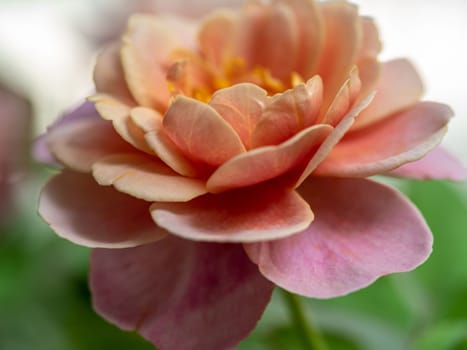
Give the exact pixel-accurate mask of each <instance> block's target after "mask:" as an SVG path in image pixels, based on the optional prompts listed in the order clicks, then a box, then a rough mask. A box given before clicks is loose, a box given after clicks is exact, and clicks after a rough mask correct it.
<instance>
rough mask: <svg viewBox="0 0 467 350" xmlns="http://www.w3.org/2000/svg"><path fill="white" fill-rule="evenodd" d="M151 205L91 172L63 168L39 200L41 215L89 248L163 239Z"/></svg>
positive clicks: (61, 235) (129, 244)
mask: <svg viewBox="0 0 467 350" xmlns="http://www.w3.org/2000/svg"><path fill="white" fill-rule="evenodd" d="M148 207H149V204H148V203H147V202H144V201H141V200H137V199H135V198H132V197H129V196H127V195H124V194H122V193H119V192H117V191H115V190H114V189H112V188H109V187H103V186H99V185H98V184H97V183H96V182H95V181H94V179H93V178H92V177H91V176H90V175H84V174H79V173H75V172H71V171H64V172H62V173H61V174H59V175H57V176H55V177H54V178H52V180H50V181H49V182H48V183H47V185H46V186H45V187H44V189H43V190H42V193H41V196H40V199H39V214H40V215H41V216H42V218H43V219H44V220H45V221H46V222H47V223H48V224H49V225H50V226H51V227H52V229H53V230H54V231H55V232H56V233H57V234H58V235H59V236H60V237H63V238H66V239H68V240H70V241H72V242H74V243H77V244H80V245H83V246H87V247H101V248H124V247H134V246H137V245H140V244H144V243H148V242H152V241H156V240H159V239H161V238H162V237H164V236H165V235H166V231H165V230H163V229H161V228H159V227H157V226H156V225H155V224H154V222H153V221H152V220H151V217H150V215H149V212H148Z"/></svg>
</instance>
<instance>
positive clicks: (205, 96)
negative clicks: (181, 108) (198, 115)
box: [167, 50, 304, 102]
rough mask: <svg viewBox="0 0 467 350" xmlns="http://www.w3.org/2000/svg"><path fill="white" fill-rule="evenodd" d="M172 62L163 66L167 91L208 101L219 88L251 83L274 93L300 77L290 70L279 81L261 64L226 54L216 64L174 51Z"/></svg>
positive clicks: (194, 55) (301, 81)
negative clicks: (286, 79) (250, 63)
mask: <svg viewBox="0 0 467 350" xmlns="http://www.w3.org/2000/svg"><path fill="white" fill-rule="evenodd" d="M173 57H174V59H173V61H172V62H174V63H172V65H171V66H170V67H169V68H168V70H167V82H168V89H169V91H170V94H171V95H172V96H173V97H175V96H177V95H184V96H188V97H192V98H195V99H197V100H200V101H203V102H208V101H209V100H210V99H211V97H212V95H213V94H214V93H215V92H216V91H217V90H219V89H223V88H227V87H229V86H232V85H235V84H239V83H245V82H249V83H253V84H256V85H258V86H260V87H261V88H263V89H264V90H266V91H267V92H268V94H269V95H274V94H276V93H279V92H283V91H285V90H286V89H288V88H290V87H294V86H296V85H298V84H300V83H303V82H304V80H303V78H302V77H301V76H300V75H299V74H298V73H296V72H292V73H291V75H290V79H289V81H283V80H280V79H278V78H276V77H274V76H273V75H272V74H271V71H270V70H269V69H268V68H266V67H263V66H255V67H248V65H247V63H246V62H245V60H244V59H243V58H242V57H229V58H227V59H225V60H224V61H223V63H222V64H220V65H214V64H213V63H211V62H208V61H206V60H204V59H203V58H202V57H200V56H199V55H197V54H196V53H193V52H189V51H181V50H180V51H176V52H174V53H173Z"/></svg>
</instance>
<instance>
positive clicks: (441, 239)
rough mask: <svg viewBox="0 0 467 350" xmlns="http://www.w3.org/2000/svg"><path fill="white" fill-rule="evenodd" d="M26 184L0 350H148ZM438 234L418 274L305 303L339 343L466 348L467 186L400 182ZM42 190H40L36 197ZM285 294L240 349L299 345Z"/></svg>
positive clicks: (0, 303) (8, 269)
mask: <svg viewBox="0 0 467 350" xmlns="http://www.w3.org/2000/svg"><path fill="white" fill-rule="evenodd" d="M41 182H43V181H36V180H35V181H31V183H29V184H28V185H27V186H25V187H26V188H25V189H23V192H24V193H23V195H22V197H23V199H22V201H21V203H22V205H20V206H19V207H20V210H19V212H18V214H17V215H16V217H15V218H12V220H11V221H10V223H9V224H8V225H6V226H4V227H3V228H1V231H0V350H30V349H35V350H55V349H57V350H100V349H113V350H119V349H131V350H149V349H153V347H152V345H151V344H149V343H148V342H146V341H145V340H143V339H142V338H140V337H139V336H138V335H137V334H134V333H128V332H123V331H120V330H118V329H117V328H116V327H114V326H112V325H110V324H108V323H107V322H105V321H104V320H102V319H101V318H100V317H99V316H97V315H96V314H95V313H94V312H93V311H92V306H91V298H90V294H89V290H88V287H87V269H88V255H89V251H88V249H85V248H82V247H78V246H75V245H73V244H71V243H69V242H67V241H65V240H62V239H60V238H58V237H56V236H55V235H54V234H53V233H52V231H51V230H50V229H49V228H48V227H47V226H46V225H45V224H44V223H43V222H42V221H41V220H40V219H39V218H38V217H37V215H36V213H35V209H34V207H35V202H36V197H35V196H36V194H37V190H38V188H39V187H40V185H41ZM395 183H396V185H398V186H399V187H400V188H402V189H403V191H404V192H405V193H406V194H407V195H408V196H409V197H410V198H411V199H412V201H413V202H414V203H415V204H416V205H417V206H418V208H420V210H421V211H422V213H423V215H424V216H425V218H426V220H427V222H428V224H429V225H430V227H431V228H432V230H433V233H434V236H435V245H434V251H433V254H432V256H431V258H430V259H429V260H428V261H427V262H426V263H425V264H424V265H423V266H421V267H420V268H418V269H417V270H416V271H413V272H411V273H406V274H400V275H393V276H387V277H384V278H381V279H380V280H378V281H377V282H376V283H374V284H373V285H372V286H370V287H368V288H366V289H364V290H361V291H359V292H356V293H353V294H350V295H348V296H345V297H341V298H337V299H332V300H307V301H306V302H305V304H304V305H305V307H307V308H309V310H307V312H308V313H309V316H310V317H313V319H314V321H315V322H316V323H318V325H319V327H320V328H321V329H322V330H323V332H324V335H325V337H326V340H327V342H328V343H329V348H330V349H331V350H405V349H407V350H448V349H449V350H462V349H467V201H466V198H467V187H466V185H465V184H449V183H444V182H411V181H396V182H395ZM32 194H34V195H32ZM300 346H301V345H300V342H299V341H298V339H297V333H296V332H295V330H294V329H293V327H292V326H291V323H290V320H289V315H288V312H287V310H286V309H285V307H284V303H283V300H282V296H281V294H280V293H276V294H274V296H273V300H272V303H271V304H270V306H269V307H268V309H267V310H266V313H265V315H264V317H263V319H262V320H261V321H260V323H259V324H258V327H257V328H256V329H255V330H254V331H253V333H252V334H251V336H250V337H249V338H248V339H246V340H245V341H244V342H243V343H242V344H240V345H239V347H238V350H283V349H286V350H289V349H290V350H294V349H300Z"/></svg>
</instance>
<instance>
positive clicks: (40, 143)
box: [32, 102, 100, 166]
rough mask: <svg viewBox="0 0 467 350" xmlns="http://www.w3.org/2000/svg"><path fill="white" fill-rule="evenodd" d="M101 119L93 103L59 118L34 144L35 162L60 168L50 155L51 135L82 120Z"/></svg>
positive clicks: (87, 103) (81, 106)
mask: <svg viewBox="0 0 467 350" xmlns="http://www.w3.org/2000/svg"><path fill="white" fill-rule="evenodd" d="M99 119H100V117H99V113H97V111H96V108H95V107H94V104H93V103H91V102H84V103H83V104H81V105H79V106H78V107H77V108H76V109H73V110H72V111H70V112H68V113H65V114H64V115H63V116H61V117H60V118H58V119H57V120H56V121H55V122H54V123H53V124H52V125H51V126H49V127H48V128H47V131H46V132H45V133H44V134H42V135H41V136H40V137H39V138H37V140H36V141H35V142H34V145H33V148H32V154H33V157H34V159H35V160H37V161H39V162H42V163H45V164H49V165H53V166H58V165H59V164H58V161H57V159H55V157H54V156H53V155H52V153H50V150H49V146H48V145H47V138H48V136H49V134H51V133H52V132H53V131H54V130H58V129H60V128H62V127H67V126H69V124H71V123H75V122H79V121H81V120H83V121H84V120H95V121H98V120H99Z"/></svg>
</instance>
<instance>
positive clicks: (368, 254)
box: [245, 178, 432, 298]
mask: <svg viewBox="0 0 467 350" xmlns="http://www.w3.org/2000/svg"><path fill="white" fill-rule="evenodd" d="M300 193H301V194H302V196H303V197H304V198H306V200H307V201H309V202H310V205H311V206H312V207H313V210H314V211H315V213H316V219H315V221H314V222H313V223H312V224H311V225H310V226H309V228H308V229H306V230H304V231H303V232H301V233H299V234H297V235H294V236H291V237H287V238H284V239H280V240H275V241H270V242H258V243H253V244H248V245H246V246H245V249H246V252H247V254H248V255H249V257H250V258H251V259H252V261H253V262H255V263H256V264H258V267H259V269H260V271H261V273H262V274H263V275H264V276H265V277H266V278H268V279H269V280H271V281H272V282H274V283H276V284H278V285H279V286H281V287H282V288H285V289H287V290H289V291H291V292H293V293H297V294H301V295H305V296H308V297H314V298H332V297H337V296H341V295H345V294H348V293H350V292H352V291H355V290H357V289H360V288H363V287H366V286H367V285H369V284H371V283H372V282H373V281H375V280H376V279H377V278H378V277H381V276H384V275H387V274H389V273H395V272H404V271H409V270H412V269H414V268H415V267H417V266H418V265H419V264H421V263H422V262H423V261H425V260H426V258H427V257H428V255H429V254H430V252H431V245H432V236H431V233H430V230H429V228H428V226H427V225H426V223H425V221H424V219H423V217H422V216H421V215H420V213H419V212H418V210H417V209H416V208H415V206H414V205H413V204H411V203H410V202H409V201H408V200H407V199H405V198H404V197H403V196H402V195H401V194H400V193H399V192H397V191H395V190H393V189H391V188H390V187H387V186H384V185H381V184H378V183H376V182H373V181H370V180H366V179H334V178H322V179H319V178H312V179H310V180H309V181H307V182H305V183H304V184H303V186H302V187H301V188H300Z"/></svg>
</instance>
